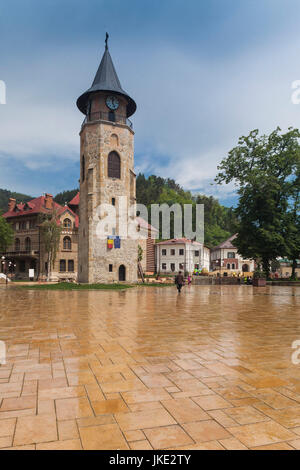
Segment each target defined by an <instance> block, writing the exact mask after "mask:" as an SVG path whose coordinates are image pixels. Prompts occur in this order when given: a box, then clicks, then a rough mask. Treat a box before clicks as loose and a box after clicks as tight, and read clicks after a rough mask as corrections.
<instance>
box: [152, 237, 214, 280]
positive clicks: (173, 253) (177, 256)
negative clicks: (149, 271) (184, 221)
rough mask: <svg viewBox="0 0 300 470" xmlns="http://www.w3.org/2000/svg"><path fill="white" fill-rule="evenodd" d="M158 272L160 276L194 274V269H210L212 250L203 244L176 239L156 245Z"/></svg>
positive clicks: (185, 239)
mask: <svg viewBox="0 0 300 470" xmlns="http://www.w3.org/2000/svg"><path fill="white" fill-rule="evenodd" d="M155 249H156V270H157V272H158V273H160V274H164V273H166V274H169V273H177V272H178V271H184V272H188V273H192V272H193V271H194V269H195V268H196V269H199V268H205V269H207V271H209V268H210V249H209V248H208V247H206V246H204V245H203V244H202V243H199V242H196V241H191V240H188V239H187V238H175V239H173V240H166V241H163V242H159V243H156V245H155Z"/></svg>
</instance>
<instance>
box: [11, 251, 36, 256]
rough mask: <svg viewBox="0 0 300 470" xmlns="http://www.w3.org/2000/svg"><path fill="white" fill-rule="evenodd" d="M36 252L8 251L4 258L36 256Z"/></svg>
mask: <svg viewBox="0 0 300 470" xmlns="http://www.w3.org/2000/svg"><path fill="white" fill-rule="evenodd" d="M38 254H39V251H38V250H13V251H12V250H10V251H7V252H6V253H5V256H34V257H36V256H38Z"/></svg>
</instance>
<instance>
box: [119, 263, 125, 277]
mask: <svg viewBox="0 0 300 470" xmlns="http://www.w3.org/2000/svg"><path fill="white" fill-rule="evenodd" d="M119 281H126V268H125V266H124V264H121V266H120V267H119Z"/></svg>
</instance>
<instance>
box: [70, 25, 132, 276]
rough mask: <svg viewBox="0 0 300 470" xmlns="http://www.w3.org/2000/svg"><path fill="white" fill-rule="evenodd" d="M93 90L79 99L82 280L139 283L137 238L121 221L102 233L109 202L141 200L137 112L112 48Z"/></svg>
mask: <svg viewBox="0 0 300 470" xmlns="http://www.w3.org/2000/svg"><path fill="white" fill-rule="evenodd" d="M107 42H108V34H106V40H105V51H104V54H103V57H102V60H101V63H100V66H99V68H98V71H97V73H96V76H95V79H94V81H93V84H92V86H91V88H89V89H88V90H87V91H86V92H85V93H83V94H82V95H81V96H80V97H79V98H78V100H77V106H78V108H79V110H80V111H81V112H82V113H83V114H84V115H85V119H84V122H83V124H82V127H81V131H80V206H79V218H80V225H79V246H78V281H79V282H87V283H101V282H115V281H128V282H135V281H137V247H138V243H137V240H134V239H129V238H128V237H126V236H124V235H122V236H120V235H119V234H120V226H119V225H120V224H119V223H118V222H117V223H116V226H115V227H110V229H109V230H110V232H109V233H108V234H107V237H99V230H98V228H99V223H101V221H103V220H102V219H103V217H105V212H104V213H103V211H101V210H99V207H102V205H103V204H109V205H111V206H114V207H115V211H116V215H117V220H118V215H119V210H120V204H121V200H122V203H123V202H124V197H122V196H126V198H127V199H126V200H127V204H128V205H130V204H135V198H136V188H135V178H136V176H135V173H134V132H133V129H132V123H131V122H130V120H129V119H128V118H129V117H130V116H131V115H132V114H134V112H135V110H136V104H135V102H134V100H133V99H132V98H131V97H130V96H129V95H128V94H127V93H126V92H125V91H124V90H123V88H122V87H121V83H120V81H119V78H118V76H117V73H116V70H115V67H114V65H113V62H112V58H111V56H110V53H109V50H108V44H107Z"/></svg>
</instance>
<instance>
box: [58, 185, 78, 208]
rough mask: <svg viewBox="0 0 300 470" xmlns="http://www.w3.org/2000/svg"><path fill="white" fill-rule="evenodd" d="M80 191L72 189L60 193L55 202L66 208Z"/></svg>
mask: <svg viewBox="0 0 300 470" xmlns="http://www.w3.org/2000/svg"><path fill="white" fill-rule="evenodd" d="M78 191H79V189H71V190H68V191H62V192H61V193H58V194H57V195H56V196H55V198H54V201H55V202H57V204H60V205H61V206H64V205H65V203H67V204H68V203H69V202H70V201H72V199H73V197H75V196H76V194H77V193H78Z"/></svg>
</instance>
